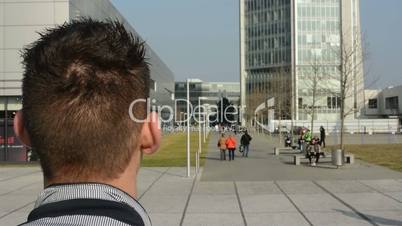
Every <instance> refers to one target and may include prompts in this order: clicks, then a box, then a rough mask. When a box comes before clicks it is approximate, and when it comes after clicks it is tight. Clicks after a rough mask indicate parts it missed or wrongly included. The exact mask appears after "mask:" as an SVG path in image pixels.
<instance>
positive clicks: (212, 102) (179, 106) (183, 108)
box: [175, 79, 240, 121]
mask: <svg viewBox="0 0 402 226" xmlns="http://www.w3.org/2000/svg"><path fill="white" fill-rule="evenodd" d="M188 82H189V90H190V102H191V105H192V106H193V107H195V106H198V103H200V104H201V105H202V106H204V107H205V109H206V111H208V112H216V108H217V105H218V103H219V102H220V101H222V99H223V98H226V99H227V100H228V101H229V102H230V103H231V104H232V105H233V106H236V107H237V106H239V104H240V84H239V83H238V82H205V81H202V80H200V79H189V81H188ZM175 98H176V119H177V120H176V121H182V120H180V119H184V115H183V114H184V113H186V112H187V103H186V102H184V101H183V100H186V99H187V81H185V82H176V84H175ZM193 110H194V109H193ZM195 111H197V110H195ZM201 112H202V111H201Z"/></svg>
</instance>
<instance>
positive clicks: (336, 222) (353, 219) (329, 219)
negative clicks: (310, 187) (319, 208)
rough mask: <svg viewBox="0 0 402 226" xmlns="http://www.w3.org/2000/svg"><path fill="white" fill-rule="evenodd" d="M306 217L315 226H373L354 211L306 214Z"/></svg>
mask: <svg viewBox="0 0 402 226" xmlns="http://www.w3.org/2000/svg"><path fill="white" fill-rule="evenodd" d="M304 214H305V215H306V217H307V218H308V219H309V220H310V221H311V223H313V225H325V226H345V225H353V226H372V224H370V223H369V222H367V221H366V220H364V219H362V218H361V217H360V216H358V215H357V214H355V213H354V212H352V211H342V212H306V213H304Z"/></svg>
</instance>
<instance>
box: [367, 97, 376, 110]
mask: <svg viewBox="0 0 402 226" xmlns="http://www.w3.org/2000/svg"><path fill="white" fill-rule="evenodd" d="M368 108H369V109H377V99H369V102H368Z"/></svg>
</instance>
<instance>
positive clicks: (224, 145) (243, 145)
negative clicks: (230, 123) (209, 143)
mask: <svg viewBox="0 0 402 226" xmlns="http://www.w3.org/2000/svg"><path fill="white" fill-rule="evenodd" d="M251 140H252V137H251V136H250V134H248V132H247V131H245V132H244V134H243V135H242V136H241V138H240V146H239V150H240V152H242V156H243V157H248V152H249V146H250V141H251ZM217 145H218V148H219V151H220V156H221V157H220V160H221V161H224V160H226V150H228V155H229V161H232V160H234V152H235V150H236V145H237V141H236V137H235V136H233V135H232V134H229V135H228V137H226V136H225V134H224V133H222V134H221V137H220V138H219V140H218V144H217Z"/></svg>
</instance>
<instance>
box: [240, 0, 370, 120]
mask: <svg viewBox="0 0 402 226" xmlns="http://www.w3.org/2000/svg"><path fill="white" fill-rule="evenodd" d="M357 43H361V42H360V24H359V0H240V61H241V62H240V64H241V70H240V71H241V75H240V78H241V103H242V105H243V106H246V108H245V111H244V112H245V114H244V115H243V119H245V121H248V122H250V121H252V120H253V119H254V118H255V117H257V119H258V120H259V121H260V122H265V121H266V120H267V119H268V115H269V114H268V112H267V111H268V109H267V108H265V109H266V111H265V112H264V111H259V112H255V109H256V108H258V106H260V105H261V104H262V103H264V102H267V100H268V99H271V98H274V100H275V104H274V106H273V107H272V108H273V110H274V112H275V114H274V115H275V119H279V118H280V119H291V118H293V119H296V120H307V119H310V118H311V117H313V115H314V119H318V120H336V119H338V118H339V115H340V114H339V111H340V90H341V89H340V87H341V86H340V71H341V70H340V68H341V65H343V64H342V63H341V62H342V52H343V51H342V50H344V49H343V48H345V47H347V48H350V49H353V48H355V45H357ZM359 46H360V45H359ZM357 51H361V50H359V49H357ZM360 57H361V53H358V54H354V59H352V60H351V62H352V64H353V63H354V64H356V67H355V69H354V70H356V72H353V76H352V77H353V80H351V84H352V85H350V87H351V89H350V90H351V91H349V93H351V95H348V98H347V100H346V103H347V104H345V106H348V107H349V108H353V109H354V112H355V114H352V115H354V116H355V117H357V116H358V111H357V110H356V109H358V108H359V106H360V105H362V104H363V97H362V93H363V81H362V80H363V79H362V78H363V76H362V72H363V70H362V64H358V62H360V59H355V58H360ZM315 84H317V85H315ZM349 93H348V94H349ZM313 96H314V98H313ZM313 99H314V103H313ZM313 106H314V107H313ZM312 109H314V114H312ZM261 120H262V121H261Z"/></svg>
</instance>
